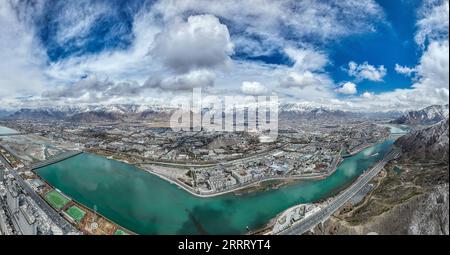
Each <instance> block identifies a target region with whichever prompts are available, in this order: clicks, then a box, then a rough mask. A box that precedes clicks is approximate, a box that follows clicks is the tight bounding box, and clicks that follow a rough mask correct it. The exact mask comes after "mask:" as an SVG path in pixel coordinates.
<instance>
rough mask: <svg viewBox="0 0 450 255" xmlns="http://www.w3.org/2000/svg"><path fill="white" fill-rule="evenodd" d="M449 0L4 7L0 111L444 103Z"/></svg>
mask: <svg viewBox="0 0 450 255" xmlns="http://www.w3.org/2000/svg"><path fill="white" fill-rule="evenodd" d="M448 20H449V2H448V0H423V1H419V0H410V1H407V0H396V1H392V0H359V1H348V0H330V1H319V0H317V1H312V0H305V1H297V0H279V1H268V0H248V1H238V0H222V1H216V0H164V1H157V0H155V1H146V0H91V1H87V0H77V1H57V0H3V1H1V2H0V36H1V37H0V48H1V50H0V109H1V108H4V109H14V108H21V107H39V106H52V105H81V104H158V105H164V104H166V103H167V102H169V101H170V100H171V99H173V98H174V97H183V96H187V95H189V93H191V92H192V89H193V88H202V91H203V93H204V94H211V95H219V96H224V95H250V96H258V95H277V96H278V97H279V98H280V101H281V102H282V103H297V104H300V105H305V106H324V107H331V108H335V109H341V110H355V111H389V110H404V109H417V108H421V107H425V106H428V105H432V104H447V103H448V100H449V57H448V54H449V50H448V47H449V46H448Z"/></svg>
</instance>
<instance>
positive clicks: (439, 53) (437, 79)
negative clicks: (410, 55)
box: [413, 40, 449, 90]
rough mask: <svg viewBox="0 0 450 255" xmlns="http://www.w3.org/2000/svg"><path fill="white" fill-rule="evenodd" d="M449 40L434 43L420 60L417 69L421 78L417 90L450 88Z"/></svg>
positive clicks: (416, 84) (417, 83) (416, 85)
mask: <svg viewBox="0 0 450 255" xmlns="http://www.w3.org/2000/svg"><path fill="white" fill-rule="evenodd" d="M448 46H449V45H448V40H446V41H433V42H431V43H430V45H429V46H428V48H427V50H426V51H425V52H424V53H423V55H422V57H421V58H420V63H419V65H418V66H417V67H416V69H417V74H418V76H419V79H418V81H417V82H416V83H415V84H414V85H413V87H415V88H424V89H434V88H442V89H447V90H448V87H449V58H448V56H449V47H448Z"/></svg>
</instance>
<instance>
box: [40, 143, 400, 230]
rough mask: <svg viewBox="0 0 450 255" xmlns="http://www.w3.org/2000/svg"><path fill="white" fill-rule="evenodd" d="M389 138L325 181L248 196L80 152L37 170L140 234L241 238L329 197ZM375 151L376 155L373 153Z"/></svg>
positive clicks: (346, 162)
mask: <svg viewBox="0 0 450 255" xmlns="http://www.w3.org/2000/svg"><path fill="white" fill-rule="evenodd" d="M393 141H394V140H392V139H388V140H386V141H384V142H382V143H380V144H376V145H374V146H372V147H369V148H367V149H365V150H363V151H361V152H360V153H357V154H356V155H354V156H352V157H349V158H346V159H345V160H344V161H343V162H342V163H341V164H340V165H339V167H338V168H337V170H336V171H335V172H334V173H333V174H332V175H331V176H329V177H328V178H326V179H323V180H316V181H302V182H297V183H295V184H290V185H287V186H284V187H281V188H279V189H271V190H267V191H262V192H255V193H251V194H243V195H235V194H227V195H222V196H218V197H212V198H198V197H195V196H193V195H191V194H189V193H187V192H185V191H184V190H181V189H180V188H179V187H177V186H176V185H173V184H170V183H169V182H167V181H164V180H162V179H160V178H158V177H156V176H154V175H152V174H149V173H147V172H145V171H143V170H141V169H138V168H136V167H134V166H131V165H128V164H125V163H122V162H118V161H114V160H109V159H106V158H104V157H100V156H96V155H93V154H88V153H84V154H81V155H79V156H76V157H73V158H70V159H67V160H65V161H62V162H59V163H57V164H53V165H50V166H47V167H45V168H41V169H38V170H36V172H37V174H38V175H40V176H41V177H42V178H44V179H45V180H47V181H48V182H49V183H51V184H52V185H53V186H55V187H56V188H58V189H59V190H61V191H62V192H64V193H65V194H66V195H68V196H70V197H71V198H73V199H74V200H76V201H78V202H80V203H82V204H84V205H86V206H88V207H89V208H91V209H93V208H95V209H96V210H97V211H98V212H99V213H101V214H102V215H104V216H105V217H107V218H109V219H111V220H112V221H114V222H116V223H117V224H119V225H121V226H123V227H125V228H128V229H130V230H132V231H134V232H136V233H139V234H245V233H246V232H247V230H246V227H247V226H248V227H249V228H250V229H251V230H253V229H257V228H260V227H262V226H264V225H265V224H266V223H267V222H268V221H269V220H270V219H272V218H273V217H275V216H276V215H277V214H278V213H280V212H281V211H283V210H285V209H287V208H289V207H291V206H293V205H295V204H299V203H309V202H315V201H318V200H321V199H325V198H328V197H330V196H332V195H334V194H336V193H337V192H339V191H340V190H342V189H344V188H345V187H347V186H348V185H350V184H351V182H352V181H353V180H354V179H355V178H357V177H358V176H359V175H360V174H361V173H362V172H363V171H364V170H366V169H367V168H369V167H370V166H371V165H372V164H374V163H375V162H377V161H379V160H381V159H382V157H383V156H384V155H385V153H386V152H387V151H389V149H390V146H391V145H392V143H393ZM377 153H378V154H377Z"/></svg>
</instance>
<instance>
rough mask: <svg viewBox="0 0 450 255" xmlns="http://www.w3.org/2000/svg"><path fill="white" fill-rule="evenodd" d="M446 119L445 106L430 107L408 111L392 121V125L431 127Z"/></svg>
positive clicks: (446, 107) (446, 109) (446, 111)
mask: <svg viewBox="0 0 450 255" xmlns="http://www.w3.org/2000/svg"><path fill="white" fill-rule="evenodd" d="M446 118H448V104H447V105H431V106H428V107H426V108H423V109H421V110H418V111H410V112H408V113H406V114H404V115H403V116H401V117H400V118H397V119H395V120H393V121H392V122H391V123H392V124H404V125H413V126H415V125H433V124H436V123H438V122H440V121H442V120H444V119H446Z"/></svg>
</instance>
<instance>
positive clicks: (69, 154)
mask: <svg viewBox="0 0 450 255" xmlns="http://www.w3.org/2000/svg"><path fill="white" fill-rule="evenodd" d="M82 153H83V152H82V151H68V152H64V153H61V154H58V155H56V156H54V157H51V158H49V159H47V160H45V161H41V162H38V163H36V164H32V165H30V166H29V168H30V169H31V170H36V169H38V168H42V167H46V166H49V165H52V164H55V163H58V162H61V161H63V160H66V159H68V158H72V157H75V156H77V155H80V154H82Z"/></svg>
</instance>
